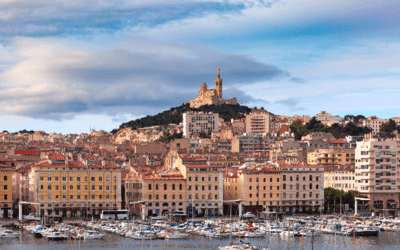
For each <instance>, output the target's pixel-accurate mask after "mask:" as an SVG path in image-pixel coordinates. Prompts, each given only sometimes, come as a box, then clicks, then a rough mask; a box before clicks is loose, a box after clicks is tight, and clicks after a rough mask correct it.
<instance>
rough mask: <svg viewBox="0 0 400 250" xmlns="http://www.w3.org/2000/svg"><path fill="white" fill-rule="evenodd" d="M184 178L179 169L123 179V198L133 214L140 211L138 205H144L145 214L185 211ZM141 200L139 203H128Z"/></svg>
mask: <svg viewBox="0 0 400 250" xmlns="http://www.w3.org/2000/svg"><path fill="white" fill-rule="evenodd" d="M186 193H187V192H186V179H185V178H184V177H183V175H182V173H181V172H179V171H169V170H163V171H160V172H158V173H156V174H150V175H145V176H143V177H142V178H128V179H126V180H125V197H126V198H125V200H126V201H127V205H128V206H127V207H128V208H129V210H130V211H131V212H132V213H133V214H137V215H139V214H140V213H141V211H142V210H141V209H140V206H143V205H144V207H145V215H146V216H151V215H153V214H163V213H165V212H171V211H186V207H187V205H188V203H187V194H186ZM132 201H142V202H143V203H141V204H130V202H132Z"/></svg>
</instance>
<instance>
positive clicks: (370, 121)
mask: <svg viewBox="0 0 400 250" xmlns="http://www.w3.org/2000/svg"><path fill="white" fill-rule="evenodd" d="M388 121H389V120H388V119H379V118H375V117H368V118H367V119H365V120H364V121H363V126H364V127H367V128H369V129H371V131H372V132H374V133H379V132H380V129H381V125H382V124H384V123H386V122H388Z"/></svg>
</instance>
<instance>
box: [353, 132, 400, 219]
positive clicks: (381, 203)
mask: <svg viewBox="0 0 400 250" xmlns="http://www.w3.org/2000/svg"><path fill="white" fill-rule="evenodd" d="M355 166H356V167H355V190H357V191H359V192H360V193H361V194H363V195H366V196H368V198H370V199H371V201H370V202H369V204H368V206H369V209H371V210H374V211H376V212H378V213H383V210H384V209H387V211H388V212H393V213H394V212H395V211H396V209H397V208H398V207H399V196H400V183H399V176H400V174H399V170H400V141H399V140H396V139H392V138H391V139H379V138H366V139H364V141H361V142H357V147H356V165H355Z"/></svg>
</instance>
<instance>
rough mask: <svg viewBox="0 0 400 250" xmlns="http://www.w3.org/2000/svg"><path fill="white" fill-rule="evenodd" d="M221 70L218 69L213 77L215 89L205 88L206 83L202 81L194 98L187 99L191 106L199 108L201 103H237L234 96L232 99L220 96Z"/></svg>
mask: <svg viewBox="0 0 400 250" xmlns="http://www.w3.org/2000/svg"><path fill="white" fill-rule="evenodd" d="M220 73H221V70H220V69H218V76H217V78H216V79H215V89H207V84H206V83H205V82H203V84H201V89H200V91H199V95H198V96H197V97H196V99H194V100H191V101H188V103H189V104H190V107H191V108H199V107H201V106H203V105H213V104H214V105H221V104H237V99H236V97H234V98H232V99H223V98H222V78H221V76H220Z"/></svg>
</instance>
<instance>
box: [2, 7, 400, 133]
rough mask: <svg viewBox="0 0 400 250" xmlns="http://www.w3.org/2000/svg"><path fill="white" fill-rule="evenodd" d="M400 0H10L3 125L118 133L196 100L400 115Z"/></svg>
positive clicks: (307, 111) (292, 110) (280, 109)
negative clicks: (215, 94) (215, 92)
mask: <svg viewBox="0 0 400 250" xmlns="http://www.w3.org/2000/svg"><path fill="white" fill-rule="evenodd" d="M398 6H400V5H399V1H380V2H376V1H351V2H348V1H336V2H329V1H322V2H321V1H307V3H304V2H301V1H269V2H268V1H223V2H221V1H209V2H197V1H196V2H193V1H190V2H187V1H173V2H169V3H165V2H158V1H146V2H145V3H142V2H130V1H126V2H113V1H111V2H107V3H102V2H99V1H95V0H93V1H87V2H85V3H77V4H65V3H54V2H50V1H35V2H24V3H20V2H19V1H6V2H2V3H0V11H1V13H2V15H1V16H2V17H1V18H0V27H1V28H0V38H1V39H0V105H1V106H2V111H1V112H0V127H1V131H2V130H8V131H11V132H16V131H19V130H22V129H28V130H31V129H32V130H44V131H46V132H61V133H63V134H66V133H82V132H87V131H88V130H89V129H90V128H96V129H98V130H99V129H104V130H106V131H110V130H112V129H113V128H118V126H119V125H120V124H121V123H122V122H127V121H129V120H132V119H135V118H139V117H143V116H146V115H153V114H156V113H159V112H161V111H164V110H167V109H169V108H170V107H175V106H179V105H180V104H182V103H186V102H187V101H189V100H191V99H194V98H195V97H196V95H197V91H198V86H200V84H201V83H202V82H206V83H207V84H208V85H210V84H212V83H213V80H214V78H215V75H216V69H217V68H221V77H222V78H224V88H223V90H224V98H232V97H237V100H238V102H239V103H240V104H243V105H246V106H249V107H254V106H257V107H264V108H265V109H266V110H268V111H270V112H272V113H275V114H281V115H294V114H299V115H303V114H304V115H310V116H313V115H315V114H316V113H318V112H320V111H321V110H325V111H327V112H329V113H332V114H333V115H341V116H344V115H346V114H362V115H365V116H370V115H377V116H379V117H382V118H390V117H393V116H398V113H397V112H398V110H399V106H400V103H399V102H398V101H397V99H396V97H397V96H398V94H399V93H400V88H399V84H398V83H399V71H398V69H399V66H400V65H399V62H398V60H397V58H398V54H399V53H400V51H399V48H400V47H399V44H398V42H396V41H397V39H396V38H397V36H398V35H397V34H398V29H399V28H398V23H399V21H400V18H399V17H398V15H397V12H398V10H399V7H398Z"/></svg>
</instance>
